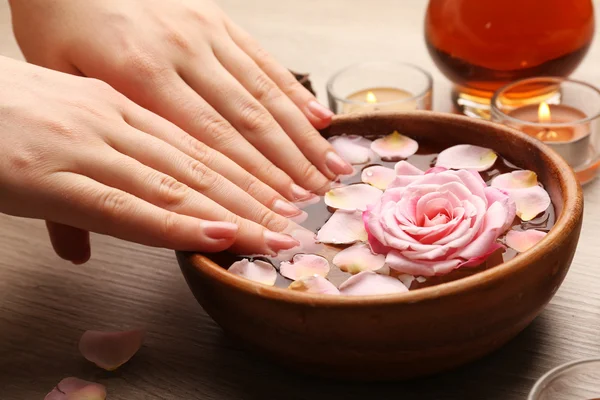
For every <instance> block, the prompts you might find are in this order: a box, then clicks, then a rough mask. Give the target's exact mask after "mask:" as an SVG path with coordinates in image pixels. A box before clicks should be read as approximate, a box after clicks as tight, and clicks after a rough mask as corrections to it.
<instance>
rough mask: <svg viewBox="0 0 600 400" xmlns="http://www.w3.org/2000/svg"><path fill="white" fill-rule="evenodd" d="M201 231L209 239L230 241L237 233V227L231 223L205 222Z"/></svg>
mask: <svg viewBox="0 0 600 400" xmlns="http://www.w3.org/2000/svg"><path fill="white" fill-rule="evenodd" d="M202 230H203V231H204V234H205V235H206V236H208V237H209V238H211V239H231V238H232V237H234V236H235V234H236V233H237V231H238V226H237V225H236V224H234V223H232V222H220V221H217V222H215V221H205V222H204V223H203V224H202Z"/></svg>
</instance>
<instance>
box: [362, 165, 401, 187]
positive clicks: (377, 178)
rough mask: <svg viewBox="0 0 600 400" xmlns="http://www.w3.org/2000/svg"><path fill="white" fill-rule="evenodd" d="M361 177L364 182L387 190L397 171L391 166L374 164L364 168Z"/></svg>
mask: <svg viewBox="0 0 600 400" xmlns="http://www.w3.org/2000/svg"><path fill="white" fill-rule="evenodd" d="M360 179H361V180H362V181H363V183H367V184H369V185H371V186H375V187H376V188H377V189H381V190H385V189H387V187H388V186H389V184H390V183H392V181H393V180H394V179H396V172H395V171H394V170H393V169H391V168H386V167H382V166H380V165H374V166H372V167H367V168H365V169H363V171H362V174H361V177H360Z"/></svg>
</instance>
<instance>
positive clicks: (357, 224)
mask: <svg viewBox="0 0 600 400" xmlns="http://www.w3.org/2000/svg"><path fill="white" fill-rule="evenodd" d="M317 240H318V241H319V242H321V243H331V244H351V243H355V242H364V241H366V240H367V231H366V229H365V225H364V222H363V219H362V213H361V212H360V211H352V212H350V211H343V210H337V211H336V212H334V213H333V215H332V216H331V217H329V220H327V222H325V225H323V227H321V229H319V232H317Z"/></svg>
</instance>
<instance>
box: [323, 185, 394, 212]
mask: <svg viewBox="0 0 600 400" xmlns="http://www.w3.org/2000/svg"><path fill="white" fill-rule="evenodd" d="M382 193H383V192H382V191H381V190H379V189H377V188H376V187H373V186H371V185H365V184H361V183H359V184H356V185H350V186H342V187H338V188H335V189H331V190H330V191H329V192H327V193H325V204H327V205H328V206H329V207H333V208H337V209H340V210H346V211H354V210H360V211H364V210H366V209H367V206H370V205H372V204H375V203H377V201H379V198H380V197H381V195H382Z"/></svg>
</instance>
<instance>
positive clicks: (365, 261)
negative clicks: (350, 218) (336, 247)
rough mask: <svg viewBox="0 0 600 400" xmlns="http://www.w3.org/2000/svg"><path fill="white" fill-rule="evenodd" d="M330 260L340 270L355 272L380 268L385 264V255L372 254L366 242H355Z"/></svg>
mask: <svg viewBox="0 0 600 400" xmlns="http://www.w3.org/2000/svg"><path fill="white" fill-rule="evenodd" d="M332 261H333V264H334V265H336V266H337V267H338V268H339V269H341V270H342V271H344V272H349V273H351V274H357V273H359V272H362V271H377V270H379V269H381V268H382V267H383V265H384V264H385V256H384V255H383V254H373V252H372V251H371V247H369V245H368V244H365V243H357V244H355V245H354V246H351V247H348V248H347V249H344V250H342V251H340V252H339V253H337V254H336V255H335V257H333V260H332Z"/></svg>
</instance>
